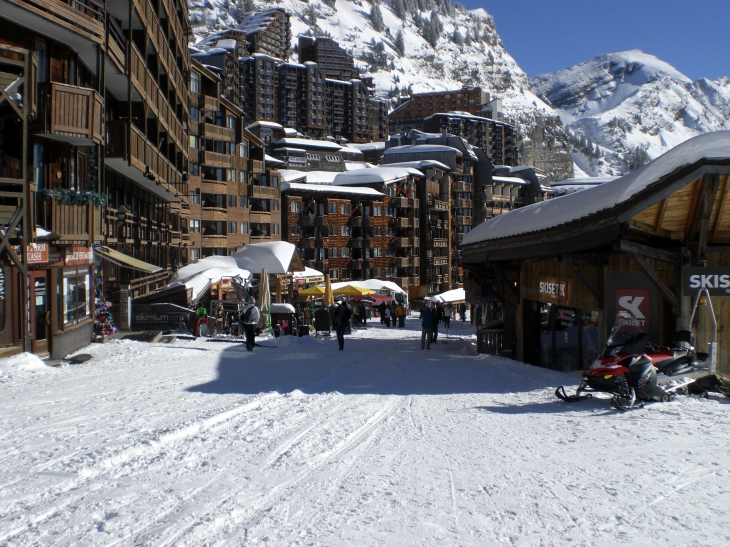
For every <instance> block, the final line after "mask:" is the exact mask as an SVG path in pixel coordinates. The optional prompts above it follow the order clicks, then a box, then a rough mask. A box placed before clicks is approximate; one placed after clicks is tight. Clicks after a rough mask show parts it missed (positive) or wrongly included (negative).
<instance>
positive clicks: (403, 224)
mask: <svg viewBox="0 0 730 547" xmlns="http://www.w3.org/2000/svg"><path fill="white" fill-rule="evenodd" d="M390 220H391V224H393V226H395V227H397V228H410V227H411V226H416V224H415V221H417V220H418V219H416V218H392V219H390Z"/></svg>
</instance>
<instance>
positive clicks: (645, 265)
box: [629, 253, 679, 315]
mask: <svg viewBox="0 0 730 547" xmlns="http://www.w3.org/2000/svg"><path fill="white" fill-rule="evenodd" d="M629 254H630V255H631V256H632V258H633V259H634V260H635V261H636V263H637V264H638V265H639V267H640V268H641V269H642V270H643V271H644V273H645V274H646V275H647V276H648V277H649V279H651V281H652V283H654V285H656V286H657V288H658V289H659V290H660V291H661V293H662V294H663V295H664V297H665V298H666V299H667V300H669V302H670V303H671V304H672V308H673V310H674V315H677V313H678V310H679V299H678V298H677V295H676V294H675V293H674V291H673V290H672V289H670V288H669V286H668V285H667V284H666V283H664V281H663V280H662V278H661V277H659V274H658V273H657V272H656V270H654V268H652V267H651V264H649V262H647V260H646V259H645V258H644V257H643V256H641V255H639V254H636V253H629Z"/></svg>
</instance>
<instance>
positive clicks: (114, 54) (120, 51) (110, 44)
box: [106, 16, 127, 70]
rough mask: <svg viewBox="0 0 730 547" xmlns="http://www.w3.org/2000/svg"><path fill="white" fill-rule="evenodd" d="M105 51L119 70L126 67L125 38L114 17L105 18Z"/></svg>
mask: <svg viewBox="0 0 730 547" xmlns="http://www.w3.org/2000/svg"><path fill="white" fill-rule="evenodd" d="M107 28H108V31H107V41H106V42H107V52H108V53H109V56H110V57H111V58H112V59H113V60H114V61H116V63H117V66H118V67H119V68H120V69H121V70H125V69H126V68H127V38H126V37H125V36H124V33H123V32H122V29H121V28H120V27H119V25H118V24H117V20H116V19H114V17H111V16H110V17H108V18H107Z"/></svg>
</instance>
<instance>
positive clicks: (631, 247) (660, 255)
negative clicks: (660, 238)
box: [614, 239, 680, 264]
mask: <svg viewBox="0 0 730 547" xmlns="http://www.w3.org/2000/svg"><path fill="white" fill-rule="evenodd" d="M614 248H615V249H616V250H617V251H623V252H625V253H634V254H639V255H642V256H645V257H647V258H653V259H654V260H659V261H661V262H668V263H670V264H677V263H678V262H679V258H680V255H678V254H677V253H670V252H669V251H663V250H662V249H655V248H654V247H649V246H647V245H641V244H640V243H634V242H633V241H627V240H625V239H621V240H619V242H618V244H617V245H615V247H614Z"/></svg>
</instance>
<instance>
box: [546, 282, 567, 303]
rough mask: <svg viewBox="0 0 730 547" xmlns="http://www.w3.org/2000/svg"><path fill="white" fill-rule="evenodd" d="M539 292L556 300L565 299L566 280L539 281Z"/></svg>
mask: <svg viewBox="0 0 730 547" xmlns="http://www.w3.org/2000/svg"><path fill="white" fill-rule="evenodd" d="M540 294H544V295H547V296H550V297H552V298H556V299H558V300H567V299H568V281H567V280H565V279H563V280H561V281H557V282H551V281H540Z"/></svg>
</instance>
